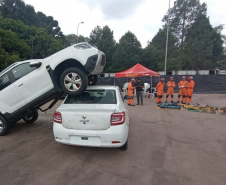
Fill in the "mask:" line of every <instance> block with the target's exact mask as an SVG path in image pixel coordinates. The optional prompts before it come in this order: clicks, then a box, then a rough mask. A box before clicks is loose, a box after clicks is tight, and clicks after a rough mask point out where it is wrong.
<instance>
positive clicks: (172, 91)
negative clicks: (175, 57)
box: [166, 77, 176, 103]
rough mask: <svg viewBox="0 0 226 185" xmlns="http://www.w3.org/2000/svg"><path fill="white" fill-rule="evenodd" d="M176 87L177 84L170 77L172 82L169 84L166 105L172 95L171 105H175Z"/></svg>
mask: <svg viewBox="0 0 226 185" xmlns="http://www.w3.org/2000/svg"><path fill="white" fill-rule="evenodd" d="M175 87H176V84H175V82H174V81H173V77H170V81H168V82H167V88H168V89H167V93H166V103H167V101H168V98H169V95H171V103H173V93H174V88H175Z"/></svg>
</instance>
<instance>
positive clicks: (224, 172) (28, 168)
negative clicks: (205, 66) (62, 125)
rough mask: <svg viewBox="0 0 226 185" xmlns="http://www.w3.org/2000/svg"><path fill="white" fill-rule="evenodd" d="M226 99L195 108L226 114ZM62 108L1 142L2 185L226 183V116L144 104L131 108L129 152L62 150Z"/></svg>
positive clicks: (205, 99) (197, 98) (204, 98)
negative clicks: (55, 122)
mask: <svg viewBox="0 0 226 185" xmlns="http://www.w3.org/2000/svg"><path fill="white" fill-rule="evenodd" d="M175 99H176V98H175ZM225 99H226V95H224V94H221V95H216V94H215V95H209V94H205V95H202V94H194V97H193V102H198V103H200V104H210V105H212V106H218V107H226V101H225ZM134 102H135V103H136V100H134ZM59 104H60V102H59V103H58V104H57V105H56V106H55V107H54V108H53V109H52V110H50V111H48V112H47V113H40V112H39V114H40V116H39V119H38V120H37V121H36V122H35V123H34V124H25V123H24V122H23V121H20V122H19V123H17V124H15V125H14V126H13V127H12V129H11V131H10V132H9V134H8V135H6V136H3V137H0V156H1V157H0V184H1V185H43V184H45V185H46V184H47V185H83V184H84V185H116V184H117V185H124V184H125V185H128V184H129V185H146V184H147V185H225V184H226V115H220V114H208V113H198V112H190V111H188V110H173V109H157V108H156V104H155V100H152V99H147V98H145V100H144V106H140V105H137V106H134V107H128V109H129V116H130V132H129V147H128V150H127V151H122V150H119V149H112V148H89V147H78V146H69V145H63V144H59V143H56V142H55V140H54V137H53V132H52V117H53V112H54V110H55V109H56V107H57V106H59Z"/></svg>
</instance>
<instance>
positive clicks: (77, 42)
mask: <svg viewBox="0 0 226 185" xmlns="http://www.w3.org/2000/svg"><path fill="white" fill-rule="evenodd" d="M83 23H84V22H80V23H78V27H79V24H83ZM78 27H77V43H78Z"/></svg>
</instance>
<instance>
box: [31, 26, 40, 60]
mask: <svg viewBox="0 0 226 185" xmlns="http://www.w3.org/2000/svg"><path fill="white" fill-rule="evenodd" d="M42 32H43V30H42V31H40V32H38V33H36V34H35V36H34V37H33V38H32V40H31V58H32V59H33V53H34V39H35V37H36V35H38V34H39V33H42Z"/></svg>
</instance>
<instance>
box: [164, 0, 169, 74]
mask: <svg viewBox="0 0 226 185" xmlns="http://www.w3.org/2000/svg"><path fill="white" fill-rule="evenodd" d="M169 16H170V0H169V10H168V20H167V28H166V54H165V70H164V71H165V72H164V73H165V75H166V64H167V55H168V38H169Z"/></svg>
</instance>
